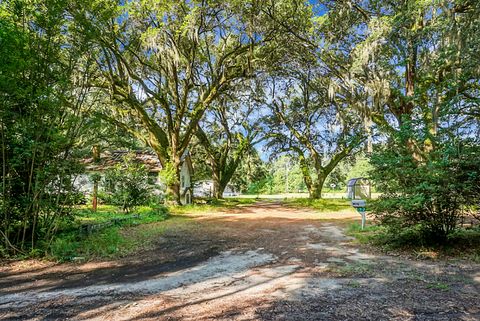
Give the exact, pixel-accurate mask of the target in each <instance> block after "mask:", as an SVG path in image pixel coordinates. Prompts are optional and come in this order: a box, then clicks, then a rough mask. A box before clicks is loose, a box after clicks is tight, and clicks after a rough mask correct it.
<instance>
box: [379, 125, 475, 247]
mask: <svg viewBox="0 0 480 321" xmlns="http://www.w3.org/2000/svg"><path fill="white" fill-rule="evenodd" d="M411 135H412V134H411V132H409V131H408V130H402V131H401V132H400V135H398V136H396V137H393V139H392V140H391V142H390V143H389V144H388V145H387V146H385V147H384V148H382V149H381V150H379V151H378V152H376V154H374V155H373V156H372V158H371V162H372V165H373V166H374V170H373V171H372V172H371V178H372V179H373V180H374V181H375V182H376V184H377V187H378V188H379V189H380V190H381V191H382V192H383V193H384V194H383V195H382V196H381V197H380V199H379V200H378V201H377V202H375V204H374V207H373V210H374V213H375V214H376V216H377V218H378V219H379V220H380V222H381V223H382V224H384V225H385V226H388V227H389V231H390V234H392V235H396V239H398V236H400V235H401V236H402V238H400V239H403V240H409V239H410V240H416V241H417V242H418V241H419V239H420V240H422V242H440V243H443V242H445V241H448V236H449V235H450V234H451V233H453V232H454V231H455V229H456V228H457V225H458V222H459V218H460V217H461V215H462V214H463V213H462V211H463V209H465V208H466V207H468V206H472V205H473V204H476V203H478V202H479V201H480V162H478V157H479V155H480V148H479V146H478V145H476V144H475V143H474V142H472V141H469V140H464V141H455V142H452V141H437V142H436V145H435V147H434V148H433V149H432V150H431V151H430V152H429V153H427V154H424V155H421V157H418V155H415V153H412V150H411V148H409V146H408V142H409V141H411V140H410V139H411V138H412V137H411ZM415 139H416V140H417V141H418V140H419V138H418V137H415Z"/></svg>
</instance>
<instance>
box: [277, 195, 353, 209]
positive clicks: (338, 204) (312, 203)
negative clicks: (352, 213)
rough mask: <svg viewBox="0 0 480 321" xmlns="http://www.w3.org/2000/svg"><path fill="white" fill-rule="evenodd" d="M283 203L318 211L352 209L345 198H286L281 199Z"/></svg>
mask: <svg viewBox="0 0 480 321" xmlns="http://www.w3.org/2000/svg"><path fill="white" fill-rule="evenodd" d="M283 203H284V204H285V205H289V206H294V207H307V208H311V209H314V210H317V211H319V212H338V211H343V210H352V205H351V204H350V201H349V200H347V199H335V198H328V199H325V198H322V199H318V200H312V199H309V198H288V199H285V200H283Z"/></svg>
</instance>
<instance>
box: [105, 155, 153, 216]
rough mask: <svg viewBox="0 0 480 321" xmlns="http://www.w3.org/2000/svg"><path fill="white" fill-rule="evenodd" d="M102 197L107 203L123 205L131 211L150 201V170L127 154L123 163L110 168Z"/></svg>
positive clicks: (127, 210) (123, 207) (125, 209)
mask: <svg viewBox="0 0 480 321" xmlns="http://www.w3.org/2000/svg"><path fill="white" fill-rule="evenodd" d="M103 185H104V190H103V191H102V192H101V193H100V194H99V195H100V199H101V200H102V201H104V202H106V203H107V204H112V205H117V206H121V207H122V209H123V210H124V211H125V212H127V213H129V212H130V211H131V210H133V209H134V208H135V207H136V206H139V205H143V204H146V203H148V201H149V200H150V199H151V197H152V193H151V188H150V186H149V184H148V172H147V170H146V169H145V167H144V165H143V164H138V163H136V162H134V161H133V159H132V157H131V156H126V157H125V158H124V161H123V163H122V164H117V165H116V166H115V167H114V168H112V169H110V170H108V171H107V172H106V174H105V178H104V184H103Z"/></svg>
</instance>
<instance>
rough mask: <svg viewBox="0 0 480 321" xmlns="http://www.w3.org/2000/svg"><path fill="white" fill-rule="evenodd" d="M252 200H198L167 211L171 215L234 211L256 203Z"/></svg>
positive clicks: (171, 207)
mask: <svg viewBox="0 0 480 321" xmlns="http://www.w3.org/2000/svg"><path fill="white" fill-rule="evenodd" d="M256 202H257V200H256V199H254V198H225V199H219V200H216V199H199V200H197V203H195V204H191V205H183V206H170V207H169V210H170V212H171V213H172V214H177V215H182V214H202V213H212V212H221V211H225V210H229V209H234V208H237V207H240V206H244V205H249V204H254V203H256Z"/></svg>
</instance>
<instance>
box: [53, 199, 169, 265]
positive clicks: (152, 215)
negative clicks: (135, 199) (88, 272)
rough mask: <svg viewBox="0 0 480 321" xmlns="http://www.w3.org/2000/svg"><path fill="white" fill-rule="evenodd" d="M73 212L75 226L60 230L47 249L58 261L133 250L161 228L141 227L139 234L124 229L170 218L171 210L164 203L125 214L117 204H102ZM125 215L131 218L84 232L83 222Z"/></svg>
mask: <svg viewBox="0 0 480 321" xmlns="http://www.w3.org/2000/svg"><path fill="white" fill-rule="evenodd" d="M134 214H138V215H139V216H138V218H137V217H131V216H132V215H134ZM74 215H75V220H74V223H73V224H72V226H70V228H68V229H66V230H65V231H64V232H61V233H59V234H58V235H57V236H56V237H55V239H54V240H53V241H52V243H51V244H50V246H49V248H48V249H47V252H48V254H49V257H50V258H52V259H54V260H58V261H71V260H86V261H88V260H91V259H96V258H113V257H118V256H123V255H127V254H129V253H132V252H134V251H136V250H138V249H139V248H141V247H142V246H143V245H145V244H147V243H148V242H147V238H148V237H151V236H152V235H153V233H154V232H160V231H161V230H162V228H159V227H155V228H153V229H152V231H153V232H151V233H150V234H148V233H147V234H145V233H143V231H142V232H141V233H140V235H139V237H134V235H135V233H133V234H128V233H127V234H125V233H124V230H126V229H129V228H130V229H131V228H133V227H137V226H140V225H142V226H143V225H150V223H158V222H163V221H165V220H166V219H167V218H168V210H167V208H165V207H163V206H154V207H150V206H140V207H138V208H137V209H136V211H135V212H134V213H130V214H124V213H123V212H121V211H119V210H118V209H117V208H116V207H114V206H105V205H102V206H99V208H98V210H97V212H93V211H91V210H89V209H87V208H79V209H77V211H76V212H75V213H74ZM126 215H127V217H129V219H127V220H122V221H121V222H120V223H118V224H116V225H113V226H109V227H107V228H104V229H99V230H96V231H94V232H93V233H91V234H89V235H84V234H82V233H81V230H80V226H81V225H84V224H99V223H105V222H109V221H110V220H112V219H116V218H122V217H125V216H126ZM152 225H153V224H152ZM145 230H148V229H145ZM142 233H143V234H142ZM132 235H133V236H132Z"/></svg>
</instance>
